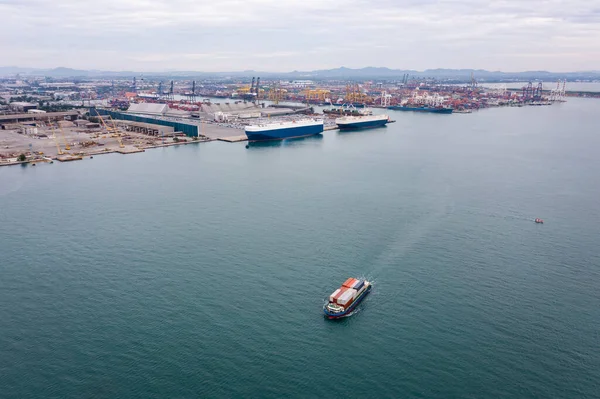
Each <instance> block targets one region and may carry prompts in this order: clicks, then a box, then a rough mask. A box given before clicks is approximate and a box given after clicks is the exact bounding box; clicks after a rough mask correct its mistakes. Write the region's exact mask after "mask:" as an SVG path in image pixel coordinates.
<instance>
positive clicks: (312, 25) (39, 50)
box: [0, 0, 600, 71]
mask: <svg viewBox="0 0 600 399" xmlns="http://www.w3.org/2000/svg"><path fill="white" fill-rule="evenodd" d="M0 16H2V18H1V19H0V21H1V22H0V35H1V39H0V66H9V65H11V66H21V67H42V68H51V67H57V66H65V67H71V68H83V69H104V70H136V71H166V70H194V71H239V70H246V69H255V70H262V71H291V70H313V69H322V68H336V67H339V66H342V65H343V66H346V67H351V68H359V67H364V66H386V67H390V68H402V69H417V70H423V69H427V68H483V69H489V70H503V71H521V70H540V69H543V70H551V71H582V70H600V0H570V1H562V0H333V1H330V0H320V1H316V0H210V1H206V0H102V1H96V0H0Z"/></svg>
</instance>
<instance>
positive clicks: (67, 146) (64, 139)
mask: <svg viewBox="0 0 600 399" xmlns="http://www.w3.org/2000/svg"><path fill="white" fill-rule="evenodd" d="M56 124H57V125H58V128H59V129H60V133H61V136H62V139H63V141H64V142H65V150H67V151H68V150H70V149H71V147H70V146H69V143H67V138H66V137H65V131H64V130H63V128H62V126H61V125H60V122H57V123H56Z"/></svg>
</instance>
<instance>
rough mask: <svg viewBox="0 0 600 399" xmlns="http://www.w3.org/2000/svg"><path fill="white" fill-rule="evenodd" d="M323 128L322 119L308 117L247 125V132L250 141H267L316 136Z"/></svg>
mask: <svg viewBox="0 0 600 399" xmlns="http://www.w3.org/2000/svg"><path fill="white" fill-rule="evenodd" d="M323 129H324V124H323V121H322V120H313V119H307V120H299V121H290V122H281V123H270V124H265V125H252V126H246V129H245V132H246V136H248V140H249V141H265V140H283V139H289V138H296V137H306V136H314V135H316V134H320V133H322V132H323Z"/></svg>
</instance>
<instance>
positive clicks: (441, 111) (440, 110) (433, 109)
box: [388, 105, 453, 114]
mask: <svg viewBox="0 0 600 399" xmlns="http://www.w3.org/2000/svg"><path fill="white" fill-rule="evenodd" d="M388 109H391V110H394V111H416V112H431V113H434V114H451V113H452V111H453V109H452V108H449V107H431V106H427V105H423V106H420V105H391V106H389V107H388Z"/></svg>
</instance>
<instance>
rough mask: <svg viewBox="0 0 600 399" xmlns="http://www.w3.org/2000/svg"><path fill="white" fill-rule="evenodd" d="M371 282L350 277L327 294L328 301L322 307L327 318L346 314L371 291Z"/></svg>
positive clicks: (337, 317)
mask: <svg viewBox="0 0 600 399" xmlns="http://www.w3.org/2000/svg"><path fill="white" fill-rule="evenodd" d="M371 287H372V285H371V283H370V282H368V281H367V280H360V279H356V278H353V277H350V278H349V279H348V280H346V281H345V282H344V284H342V286H341V287H340V288H338V289H337V290H335V291H334V292H333V293H332V294H331V295H330V296H329V302H327V304H326V305H325V306H324V307H323V312H324V313H325V316H327V317H328V318H329V319H339V318H341V317H345V316H348V315H349V314H350V313H352V311H353V310H354V309H355V308H356V306H357V305H358V304H359V303H360V302H361V301H362V300H363V299H365V297H366V296H367V294H368V293H369V291H371Z"/></svg>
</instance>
